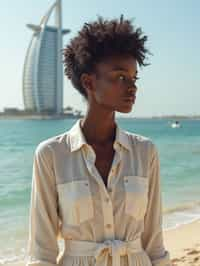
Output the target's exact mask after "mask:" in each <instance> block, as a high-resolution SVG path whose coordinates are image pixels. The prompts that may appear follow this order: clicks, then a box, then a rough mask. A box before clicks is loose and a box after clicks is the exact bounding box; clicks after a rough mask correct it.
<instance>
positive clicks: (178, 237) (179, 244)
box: [164, 219, 200, 266]
mask: <svg viewBox="0 0 200 266" xmlns="http://www.w3.org/2000/svg"><path fill="white" fill-rule="evenodd" d="M164 242H165V246H166V248H167V249H168V250H169V251H170V254H171V260H172V262H173V266H188V265H192V266H200V219H199V220H196V221H194V222H192V223H189V224H183V225H180V226H179V227H177V228H175V229H171V230H166V231H164Z"/></svg>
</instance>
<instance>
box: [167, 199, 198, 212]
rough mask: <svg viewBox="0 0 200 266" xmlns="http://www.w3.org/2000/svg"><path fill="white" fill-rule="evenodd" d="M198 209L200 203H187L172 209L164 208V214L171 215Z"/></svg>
mask: <svg viewBox="0 0 200 266" xmlns="http://www.w3.org/2000/svg"><path fill="white" fill-rule="evenodd" d="M196 207H200V201H196V202H189V203H185V204H182V205H178V206H175V207H170V208H164V211H163V213H164V214H171V213H175V212H179V211H189V210H192V209H194V208H196Z"/></svg>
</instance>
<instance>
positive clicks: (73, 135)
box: [68, 118, 131, 152]
mask: <svg viewBox="0 0 200 266" xmlns="http://www.w3.org/2000/svg"><path fill="white" fill-rule="evenodd" d="M81 121H82V118H79V119H78V120H77V121H76V123H75V124H74V125H73V127H72V128H71V129H70V130H69V132H68V134H69V137H70V150H71V152H73V151H76V150H78V149H80V148H81V147H82V146H83V145H88V143H87V141H86V139H85V136H84V134H83V131H82V128H81V125H80V123H81ZM116 126H117V127H116V138H115V143H116V144H119V145H122V146H123V147H124V148H125V149H127V150H130V147H131V146H130V140H129V136H128V134H127V133H126V132H125V131H124V130H123V129H121V128H120V127H119V125H118V124H117V123H116Z"/></svg>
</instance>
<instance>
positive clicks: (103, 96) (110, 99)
mask: <svg viewBox="0 0 200 266" xmlns="http://www.w3.org/2000/svg"><path fill="white" fill-rule="evenodd" d="M120 95H121V92H120V90H119V89H118V88H117V87H115V86H112V87H111V86H109V87H108V86H105V85H104V87H103V86H101V87H99V88H98V90H97V91H96V99H97V101H98V102H99V103H108V104H112V103H116V102H117V101H118V100H119V99H120V97H121V96H120Z"/></svg>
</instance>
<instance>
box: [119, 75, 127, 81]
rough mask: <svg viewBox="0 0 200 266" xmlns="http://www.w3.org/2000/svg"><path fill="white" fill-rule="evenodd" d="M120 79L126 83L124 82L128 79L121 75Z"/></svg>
mask: <svg viewBox="0 0 200 266" xmlns="http://www.w3.org/2000/svg"><path fill="white" fill-rule="evenodd" d="M118 79H119V80H122V81H124V80H126V77H125V76H124V75H122V74H121V75H119V76H118Z"/></svg>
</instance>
